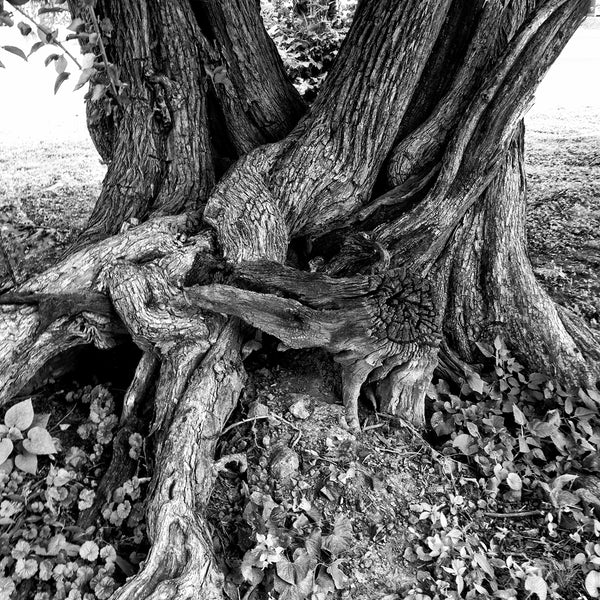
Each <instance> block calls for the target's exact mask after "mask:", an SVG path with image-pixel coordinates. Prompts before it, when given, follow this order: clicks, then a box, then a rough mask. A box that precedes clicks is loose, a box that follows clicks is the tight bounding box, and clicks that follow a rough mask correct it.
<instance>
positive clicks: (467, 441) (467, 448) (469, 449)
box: [452, 433, 477, 456]
mask: <svg viewBox="0 0 600 600" xmlns="http://www.w3.org/2000/svg"><path fill="white" fill-rule="evenodd" d="M452 445H453V446H454V447H455V448H458V449H459V450H460V451H461V452H462V453H463V454H466V455H467V456H468V455H470V454H474V453H475V452H477V444H475V440H474V439H473V438H472V437H471V436H470V435H469V434H468V433H461V434H460V435H457V436H456V437H455V438H454V439H453V440H452Z"/></svg>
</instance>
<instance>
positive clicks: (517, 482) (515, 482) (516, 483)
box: [506, 473, 523, 492]
mask: <svg viewBox="0 0 600 600" xmlns="http://www.w3.org/2000/svg"><path fill="white" fill-rule="evenodd" d="M506 483H508V487H509V488H510V489H511V490H514V491H515V492H518V491H519V490H521V489H522V488H523V482H522V481H521V478H520V477H519V476H518V475H517V474H516V473H509V474H508V476H507V477H506Z"/></svg>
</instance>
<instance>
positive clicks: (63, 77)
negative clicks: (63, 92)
mask: <svg viewBox="0 0 600 600" xmlns="http://www.w3.org/2000/svg"><path fill="white" fill-rule="evenodd" d="M70 76H71V73H67V72H66V71H64V72H63V73H60V75H59V76H58V77H57V78H56V81H55V82H54V93H55V94H56V92H58V90H59V89H60V86H61V85H62V84H63V83H64V82H65V81H66V80H67V79H69V77H70Z"/></svg>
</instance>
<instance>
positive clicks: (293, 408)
mask: <svg viewBox="0 0 600 600" xmlns="http://www.w3.org/2000/svg"><path fill="white" fill-rule="evenodd" d="M292 397H295V398H294V402H293V403H292V404H291V405H290V407H289V408H288V410H289V411H290V414H291V415H292V416H293V417H295V418H296V419H298V420H299V421H305V420H306V419H308V417H310V399H309V397H308V396H306V395H304V394H292Z"/></svg>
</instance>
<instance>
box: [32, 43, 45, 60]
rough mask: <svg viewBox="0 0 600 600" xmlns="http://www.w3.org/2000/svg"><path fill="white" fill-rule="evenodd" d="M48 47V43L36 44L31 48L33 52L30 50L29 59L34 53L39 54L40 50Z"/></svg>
mask: <svg viewBox="0 0 600 600" xmlns="http://www.w3.org/2000/svg"><path fill="white" fill-rule="evenodd" d="M45 45H46V42H36V43H35V44H33V46H31V50H29V54H28V57H29V56H31V55H32V54H33V53H34V52H37V51H38V50H39V49H40V48H43V47H44V46H45Z"/></svg>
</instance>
